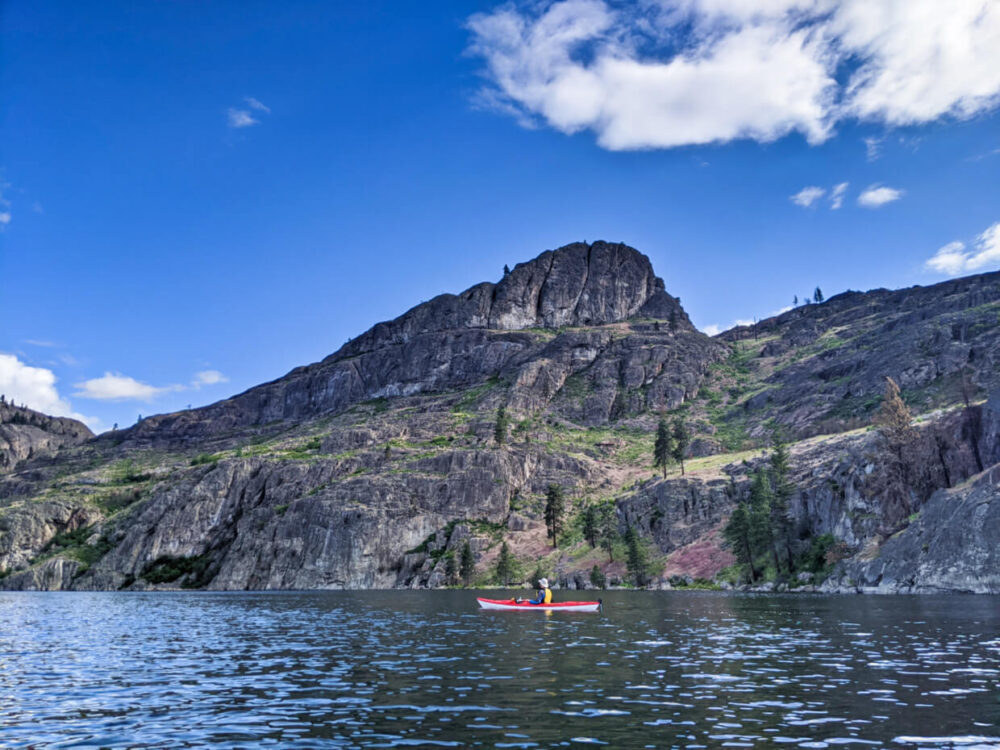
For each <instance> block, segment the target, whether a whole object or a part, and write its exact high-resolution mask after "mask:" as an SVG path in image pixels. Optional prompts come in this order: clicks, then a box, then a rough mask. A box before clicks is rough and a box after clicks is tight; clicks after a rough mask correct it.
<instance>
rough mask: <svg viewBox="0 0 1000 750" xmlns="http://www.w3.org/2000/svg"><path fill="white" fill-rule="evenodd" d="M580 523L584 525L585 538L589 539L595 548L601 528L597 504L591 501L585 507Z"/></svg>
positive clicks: (591, 545) (588, 541) (589, 542)
mask: <svg viewBox="0 0 1000 750" xmlns="http://www.w3.org/2000/svg"><path fill="white" fill-rule="evenodd" d="M580 525H581V526H582V527H583V529H582V530H583V538H584V539H586V540H587V543H588V544H589V545H590V547H591V549H593V548H594V547H596V546H597V538H598V535H599V534H600V530H601V529H600V518H599V516H598V512H597V506H596V505H594V504H593V503H591V504H589V505H588V506H587V507H586V508H584V509H583V517H582V518H581V520H580Z"/></svg>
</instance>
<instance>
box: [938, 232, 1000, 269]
mask: <svg viewBox="0 0 1000 750" xmlns="http://www.w3.org/2000/svg"><path fill="white" fill-rule="evenodd" d="M924 265H925V267H926V268H927V269H928V270H931V271H938V272H940V273H944V274H947V275H949V276H958V275H959V274H961V273H968V272H970V271H978V270H980V269H982V268H985V267H1000V221H998V222H997V223H996V224H993V225H992V226H991V227H989V228H988V229H987V230H986V231H985V232H983V233H982V234H980V235H979V236H978V237H977V238H976V245H975V249H974V250H972V251H969V250H966V247H965V243H964V242H959V241H957V240H956V241H955V242H949V243H948V244H947V245H945V246H944V247H942V248H940V249H939V250H938V251H937V252H936V253H934V255H933V256H932V257H931V258H929V259H928V260H927V262H926V263H925V264H924Z"/></svg>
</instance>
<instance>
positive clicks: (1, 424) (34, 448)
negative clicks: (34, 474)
mask: <svg viewBox="0 0 1000 750" xmlns="http://www.w3.org/2000/svg"><path fill="white" fill-rule="evenodd" d="M92 437H94V433H92V432H91V431H90V428H89V427H87V425H85V424H83V423H82V422H78V421H77V420H75V419H69V418H68V417H50V416H48V415H46V414H42V413H41V412H37V411H34V410H33V409H27V408H24V407H21V406H14V405H13V404H11V403H8V402H6V401H3V402H0V473H2V472H5V471H11V470H12V469H14V467H16V466H17V465H18V464H19V463H21V462H22V461H25V460H27V459H30V458H34V457H36V456H43V455H47V454H50V453H54V452H55V451H57V450H58V449H59V448H62V447H63V446H66V445H79V444H80V443H83V442H85V441H87V440H90V439H91V438H92Z"/></svg>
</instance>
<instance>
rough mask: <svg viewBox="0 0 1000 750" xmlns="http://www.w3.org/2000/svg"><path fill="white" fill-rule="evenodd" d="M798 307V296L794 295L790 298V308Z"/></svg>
mask: <svg viewBox="0 0 1000 750" xmlns="http://www.w3.org/2000/svg"><path fill="white" fill-rule="evenodd" d="M798 306H799V295H797V294H795V295H793V296H792V307H798Z"/></svg>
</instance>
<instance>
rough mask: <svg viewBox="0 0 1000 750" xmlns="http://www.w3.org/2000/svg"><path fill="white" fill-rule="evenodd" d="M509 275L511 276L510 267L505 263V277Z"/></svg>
mask: <svg viewBox="0 0 1000 750" xmlns="http://www.w3.org/2000/svg"><path fill="white" fill-rule="evenodd" d="M509 274H510V266H508V265H507V264H506V263H504V264H503V275H504V276H507V275H509Z"/></svg>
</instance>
